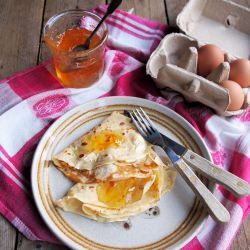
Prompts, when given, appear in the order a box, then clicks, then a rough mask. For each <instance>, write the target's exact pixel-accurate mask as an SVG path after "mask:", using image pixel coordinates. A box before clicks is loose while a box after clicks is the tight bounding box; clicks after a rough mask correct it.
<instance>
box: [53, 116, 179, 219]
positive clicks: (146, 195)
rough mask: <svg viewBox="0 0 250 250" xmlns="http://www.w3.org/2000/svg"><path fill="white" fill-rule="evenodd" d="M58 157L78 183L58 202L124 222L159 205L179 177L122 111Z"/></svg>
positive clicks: (88, 214)
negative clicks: (176, 177) (162, 197)
mask: <svg viewBox="0 0 250 250" xmlns="http://www.w3.org/2000/svg"><path fill="white" fill-rule="evenodd" d="M53 161H54V164H55V165H56V166H57V167H58V169H60V170H61V171H62V172H63V173H64V174H65V175H66V176H67V177H68V178H69V179H70V180H72V181H73V182H75V183H76V184H75V185H74V186H73V187H72V188H71V189H70V190H69V192H68V194H67V195H66V196H65V197H63V198H62V199H60V200H58V201H56V202H55V203H56V205H57V206H58V207H60V208H62V209H63V210H65V211H70V212H73V213H77V214H80V215H83V216H85V217H88V218H91V219H94V220H97V221H101V222H112V221H124V220H127V219H128V218H129V217H130V216H134V215H137V214H139V213H141V212H143V211H145V210H147V209H149V208H151V207H154V206H155V205H156V204H157V203H158V201H159V200H160V198H161V196H162V195H163V194H164V193H166V192H167V191H170V190H171V188H172V187H173V185H174V180H175V172H174V171H172V170H170V169H169V168H168V167H167V166H166V165H165V164H164V163H163V162H162V161H161V159H160V158H159V156H158V155H157V154H156V152H155V151H154V149H153V146H152V145H151V144H149V143H148V142H146V141H145V140H144V139H143V137H142V136H141V135H140V134H139V133H138V132H137V131H136V128H135V126H134V125H133V123H132V122H131V119H130V118H128V117H126V116H125V115H122V114H120V113H119V112H113V113H112V114H111V115H110V116H109V117H108V118H106V119H105V120H104V121H103V122H102V123H101V124H100V125H98V126H97V127H95V128H93V129H92V130H91V131H90V132H88V133H87V134H85V135H83V136H82V137H81V138H79V139H77V140H76V141H75V142H73V144H71V145H70V146H69V147H67V148H66V149H64V150H63V151H62V152H61V153H59V154H58V155H56V156H54V158H53Z"/></svg>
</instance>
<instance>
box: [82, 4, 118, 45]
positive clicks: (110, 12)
mask: <svg viewBox="0 0 250 250" xmlns="http://www.w3.org/2000/svg"><path fill="white" fill-rule="evenodd" d="M121 2H122V0H112V1H111V2H110V4H109V6H108V9H107V12H106V13H105V15H104V16H103V18H102V20H101V21H100V22H99V23H98V25H97V26H96V27H95V29H94V30H93V31H92V33H91V35H90V36H89V37H88V39H87V40H86V42H85V46H86V47H87V48H89V45H90V42H91V39H92V37H93V36H94V34H95V33H96V31H97V30H98V29H99V28H100V26H101V25H102V23H103V22H104V21H105V19H106V18H107V17H108V16H109V15H110V14H112V13H113V12H114V11H115V10H116V9H117V8H118V6H119V5H120V4H121Z"/></svg>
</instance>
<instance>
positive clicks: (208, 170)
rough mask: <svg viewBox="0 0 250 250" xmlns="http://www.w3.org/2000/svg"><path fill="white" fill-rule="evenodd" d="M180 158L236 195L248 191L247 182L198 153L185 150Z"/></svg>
mask: <svg viewBox="0 0 250 250" xmlns="http://www.w3.org/2000/svg"><path fill="white" fill-rule="evenodd" d="M182 158H183V159H184V160H185V162H187V163H188V164H189V166H191V167H192V168H193V169H194V170H196V171H197V172H200V173H201V174H202V175H204V176H206V177H207V178H208V179H210V180H212V181H215V182H216V183H219V184H220V185H222V186H224V187H225V188H226V189H228V190H229V191H231V192H232V193H233V194H234V195H236V196H238V197H244V196H247V195H248V194H249V193H250V186H249V184H248V183H247V182H246V181H244V180H243V179H241V178H239V177H238V176H236V175H234V174H232V173H230V172H228V171H226V170H224V169H223V168H221V167H218V166H216V165H215V164H213V163H212V162H210V161H208V160H207V159H205V158H203V157H201V156H200V155H198V154H196V153H194V152H192V151H191V150H187V151H186V152H185V154H183V155H182Z"/></svg>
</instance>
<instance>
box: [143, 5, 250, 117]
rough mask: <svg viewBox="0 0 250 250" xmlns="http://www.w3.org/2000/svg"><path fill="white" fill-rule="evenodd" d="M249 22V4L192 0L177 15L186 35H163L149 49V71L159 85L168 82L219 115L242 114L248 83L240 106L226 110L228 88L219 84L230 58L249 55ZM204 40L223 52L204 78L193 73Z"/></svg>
mask: <svg viewBox="0 0 250 250" xmlns="http://www.w3.org/2000/svg"><path fill="white" fill-rule="evenodd" d="M249 24H250V9H249V8H247V7H244V6H241V5H238V4H236V3H234V2H232V1H226V0H190V1H189V2H188V3H187V4H186V6H185V7H184V9H183V10H182V12H181V13H180V14H179V15H178V17H177V25H178V26H179V28H180V29H181V30H182V31H183V32H184V33H186V35H184V34H179V33H174V34H173V33H172V34H169V35H167V36H166V37H165V38H164V39H163V40H162V41H161V43H160V44H159V46H158V47H157V49H156V50H155V51H154V52H153V53H152V55H151V57H150V59H149V61H148V63H147V73H148V74H150V75H151V76H152V78H153V79H154V81H155V82H156V85H157V86H158V87H159V88H162V89H164V87H170V88H171V89H174V90H176V91H178V92H180V93H182V94H183V95H184V97H185V98H186V100H187V101H199V102H201V103H203V104H205V105H207V106H209V107H211V108H213V109H214V110H215V111H216V112H217V113H218V114H220V115H223V116H232V115H238V114H241V113H243V112H244V111H245V109H246V108H247V106H248V105H249V104H250V88H244V89H243V92H244V95H245V99H244V103H243V106H242V107H241V109H240V110H236V111H228V110H227V107H228V106H229V104H230V97H229V93H228V91H227V90H226V89H224V88H222V87H221V86H220V85H218V83H219V82H220V81H223V80H227V79H228V77H229V71H230V66H229V63H230V62H231V61H233V60H235V59H237V58H245V59H249V57H250V25H249ZM208 43H212V44H215V45H217V46H219V47H220V48H221V49H222V50H223V51H224V52H225V62H224V63H223V64H221V65H220V66H219V67H218V68H217V69H215V71H214V72H212V73H211V74H210V75H209V76H208V77H207V78H203V77H201V76H199V75H197V60H198V53H197V49H198V48H199V47H201V46H202V45H204V44H208ZM162 93H163V95H164V90H163V91H162Z"/></svg>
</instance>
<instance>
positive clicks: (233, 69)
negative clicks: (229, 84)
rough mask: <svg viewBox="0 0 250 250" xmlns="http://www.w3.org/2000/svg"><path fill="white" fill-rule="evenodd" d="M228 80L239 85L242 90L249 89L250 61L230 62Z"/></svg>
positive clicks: (238, 60)
mask: <svg viewBox="0 0 250 250" xmlns="http://www.w3.org/2000/svg"><path fill="white" fill-rule="evenodd" d="M229 79H230V80H232V81H235V82H237V83H239V84H240V86H241V87H242V88H247V87H250V61H249V60H247V59H237V60H234V61H233V62H231V63H230V74H229Z"/></svg>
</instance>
